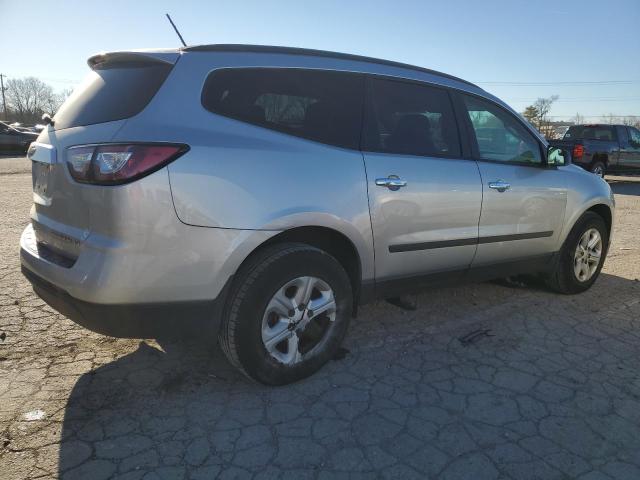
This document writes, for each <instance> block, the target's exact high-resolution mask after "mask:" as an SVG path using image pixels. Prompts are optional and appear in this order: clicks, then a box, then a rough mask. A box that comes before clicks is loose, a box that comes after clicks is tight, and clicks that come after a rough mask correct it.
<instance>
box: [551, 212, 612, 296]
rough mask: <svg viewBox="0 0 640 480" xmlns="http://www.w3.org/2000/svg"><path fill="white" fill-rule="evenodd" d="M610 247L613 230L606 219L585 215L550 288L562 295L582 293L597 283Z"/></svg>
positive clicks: (564, 251) (566, 244)
mask: <svg viewBox="0 0 640 480" xmlns="http://www.w3.org/2000/svg"><path fill="white" fill-rule="evenodd" d="M608 245H609V231H608V230H607V226H606V225H605V223H604V220H603V219H602V217H601V216H600V215H598V214H596V213H594V212H587V213H585V214H584V215H583V216H582V217H580V219H579V220H578V221H577V222H576V224H575V226H574V227H573V229H572V230H571V232H570V233H569V235H568V236H567V239H566V240H565V242H564V245H563V247H562V249H561V250H560V257H559V259H558V263H557V265H556V268H555V271H554V272H553V273H552V274H551V275H550V276H549V278H548V279H547V283H548V285H549V286H550V287H551V288H552V289H553V290H555V291H557V292H560V293H566V294H572V293H581V292H584V291H585V290H587V289H589V288H590V287H591V285H593V283H594V282H595V281H596V278H598V275H599V274H600V270H602V265H603V264H604V259H605V257H606V254H607V247H608Z"/></svg>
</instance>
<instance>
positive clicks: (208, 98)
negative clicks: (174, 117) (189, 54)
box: [202, 68, 364, 149]
mask: <svg viewBox="0 0 640 480" xmlns="http://www.w3.org/2000/svg"><path fill="white" fill-rule="evenodd" d="M363 92H364V90H363V77H362V76H361V75H358V74H352V73H346V72H336V71H326V70H304V69H294V68H274V69H270V68H231V69H221V70H217V71H214V72H213V73H212V74H210V75H209V77H208V78H207V81H206V83H205V86H204V90H203V92H202V104H203V105H204V107H205V108H206V109H207V110H209V111H211V112H213V113H217V114H219V115H224V116H227V117H231V118H234V119H237V120H241V121H243V122H247V123H253V124H256V125H259V126H261V127H265V128H270V129H272V130H278V131H280V132H284V133H288V134H290V135H296V136H299V137H305V138H309V139H311V140H315V141H318V142H322V143H327V144H330V145H337V146H340V147H346V148H353V149H356V148H358V146H359V142H360V125H361V120H362V101H363Z"/></svg>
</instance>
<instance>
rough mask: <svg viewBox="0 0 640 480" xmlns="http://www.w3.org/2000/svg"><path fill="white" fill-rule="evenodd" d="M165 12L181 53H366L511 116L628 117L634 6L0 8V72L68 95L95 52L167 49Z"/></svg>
mask: <svg viewBox="0 0 640 480" xmlns="http://www.w3.org/2000/svg"><path fill="white" fill-rule="evenodd" d="M166 12H168V13H170V14H171V15H172V17H173V19H174V21H175V22H176V23H177V24H178V27H179V28H180V29H181V31H182V34H183V35H184V37H185V40H186V41H187V43H188V44H199V43H256V44H266V45H286V46H296V47H308V48H318V49H324V50H335V51H340V52H347V53H355V54H362V55H369V56H374V57H380V58H386V59H391V60H397V61H402V62H407V63H412V64H416V65H420V66H424V67H428V68H433V69H436V70H441V71H443V72H446V73H450V74H453V75H457V76H460V77H462V78H465V79H467V80H470V81H473V82H476V83H478V84H479V85H480V86H482V87H483V88H485V89H486V90H489V91H490V92H492V93H494V94H496V95H498V96H499V97H501V98H502V99H504V100H505V101H507V102H508V103H509V104H510V105H512V106H513V107H514V108H516V109H517V110H518V111H522V110H523V109H524V107H525V106H526V105H528V104H530V103H531V102H532V101H533V100H535V98H536V97H539V96H549V95H552V94H557V95H559V96H560V100H559V101H558V102H557V103H556V104H555V105H554V107H553V110H552V112H551V113H552V115H554V116H558V118H560V117H570V116H573V115H574V114H575V113H576V112H580V113H581V114H583V115H587V116H592V115H605V114H609V113H613V114H615V115H640V0H607V1H603V0H562V1H560V0H541V1H535V0H511V1H508V0H493V1H492V0H484V1H475V0H444V1H442V0H437V1H436V0H434V1H426V0H424V1H401V0H395V1H393V0H386V1H377V0H360V1H355V0H354V1H349V0H316V1H313V2H307V1H301V0H298V1H278V0H271V1H264V0H263V1H253V0H252V1H248V0H247V1H243V0H235V1H226V0H216V1H189V0H182V1H172V2H168V1H161V0H157V1H142V0H138V1H133V0H132V1H129V2H124V1H111V0H109V1H100V2H97V1H92V0H84V1H76V0H48V1H40V0H16V1H13V0H0V31H1V32H2V42H0V73H4V74H5V75H8V76H9V77H23V76H36V77H40V78H42V79H43V80H45V81H47V82H48V83H50V84H51V85H52V86H54V88H56V89H62V88H68V87H72V86H73V85H74V84H76V83H78V81H79V80H80V79H82V77H83V76H84V75H85V73H86V72H87V66H86V63H85V61H86V59H87V58H88V57H89V56H90V55H92V54H94V53H96V52H100V51H111V50H122V49H130V48H147V47H174V46H177V45H178V39H177V37H176V36H175V34H174V32H173V30H172V29H171V27H170V25H169V24H168V22H167V21H166V19H165V18H164V13H166ZM497 82H505V83H497ZM559 82H564V83H559ZM577 82H584V83H577ZM587 82H589V83H587ZM594 82H595V83H594ZM513 83H516V85H514V84H513Z"/></svg>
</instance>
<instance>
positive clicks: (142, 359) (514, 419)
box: [0, 158, 640, 480]
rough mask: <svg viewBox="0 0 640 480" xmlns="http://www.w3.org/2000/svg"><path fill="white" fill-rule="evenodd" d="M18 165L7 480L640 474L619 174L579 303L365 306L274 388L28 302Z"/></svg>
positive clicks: (3, 437) (513, 297) (0, 392)
mask: <svg viewBox="0 0 640 480" xmlns="http://www.w3.org/2000/svg"><path fill="white" fill-rule="evenodd" d="M28 169H29V165H27V163H26V160H24V159H15V160H10V159H7V158H0V211H1V215H0V221H1V222H2V224H1V225H2V226H1V228H0V234H1V237H0V333H2V335H0V477H1V478H3V479H6V480H17V479H32V478H57V477H59V476H61V477H62V478H66V479H92V480H100V479H107V478H121V479H129V480H133V479H142V478H144V479H145V480H150V479H182V478H185V479H186V478H193V479H210V478H223V479H227V478H235V479H244V478H255V479H271V478H291V479H307V478H310V479H316V478H317V479H325V478H339V479H341V478H400V479H402V480H409V479H413V478H438V479H473V480H476V479H497V478H504V479H507V478H508V479H517V480H521V479H561V478H580V479H584V480H599V479H611V478H616V479H639V478H640V374H639V372H640V282H639V281H638V278H639V277H640V178H627V177H625V178H623V177H612V178H611V179H610V181H611V184H612V187H613V188H614V190H615V192H616V201H617V204H618V210H617V225H616V231H615V235H614V242H613V246H612V248H611V252H610V254H609V258H608V259H607V262H606V264H605V267H604V270H603V272H602V275H601V276H600V278H599V280H598V281H597V282H596V284H595V285H594V287H593V288H592V289H591V290H590V291H589V292H587V293H585V294H582V295H578V296H560V295H556V294H552V293H549V292H547V291H545V290H544V289H542V288H539V287H531V288H517V287H514V286H505V285H501V284H496V283H485V284H478V285H470V286H464V287H458V288H447V289H441V290H434V291H430V292H426V293H423V294H421V295H420V296H419V298H418V301H419V308H418V310H417V311H415V312H404V311H401V310H399V309H397V308H395V307H393V306H391V305H388V304H386V303H377V304H374V305H369V306H366V307H365V308H363V309H362V310H361V312H360V315H359V317H358V318H357V319H356V320H354V321H353V322H352V325H351V328H350V331H349V334H348V337H347V339H346V341H345V344H344V346H345V348H346V349H347V350H348V352H346V354H345V355H344V358H342V359H336V360H335V361H333V362H331V363H330V364H329V365H327V366H326V367H325V368H323V369H322V370H321V371H320V372H319V373H318V374H316V375H315V376H313V377H312V378H310V379H308V380H306V381H303V382H300V383H297V384H295V385H291V386H288V387H281V388H269V387H263V386H260V385H256V384H252V383H250V382H248V381H247V380H246V379H245V378H244V377H242V376H240V375H239V374H238V373H236V372H235V371H234V370H233V369H232V368H231V367H230V366H229V365H228V364H227V362H226V361H225V360H224V358H223V356H222V354H221V353H220V351H219V350H218V348H217V347H216V346H214V345H202V344H201V343H197V342H157V341H154V340H145V341H139V340H122V339H114V338H108V337H104V336H101V335H97V334H94V333H91V332H89V331H87V330H84V329H83V328H81V327H78V326H76V325H75V324H73V323H72V322H71V321H69V320H67V319H66V318H65V317H63V316H61V315H59V314H57V313H56V312H54V311H53V310H52V309H50V308H49V307H47V306H45V305H44V304H43V302H42V301H40V300H39V299H38V298H36V297H35V295H34V294H33V292H32V290H31V288H30V287H29V284H28V283H27V281H26V280H25V279H24V278H23V277H22V275H21V273H20V268H19V258H18V239H19V235H20V233H21V231H22V229H23V228H24V226H25V225H26V224H27V222H28V213H29V208H30V204H31V179H30V174H29V173H28ZM476 330H488V331H487V332H486V335H480V336H478V337H475V338H474V340H473V341H471V342H469V343H468V344H466V345H463V344H462V343H461V342H460V340H459V339H460V337H463V336H465V335H468V334H470V333H471V332H474V331H476Z"/></svg>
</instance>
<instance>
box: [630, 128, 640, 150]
mask: <svg viewBox="0 0 640 480" xmlns="http://www.w3.org/2000/svg"><path fill="white" fill-rule="evenodd" d="M629 137H630V139H631V143H633V144H634V145H636V146H640V131H638V129H637V128H633V127H629Z"/></svg>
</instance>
